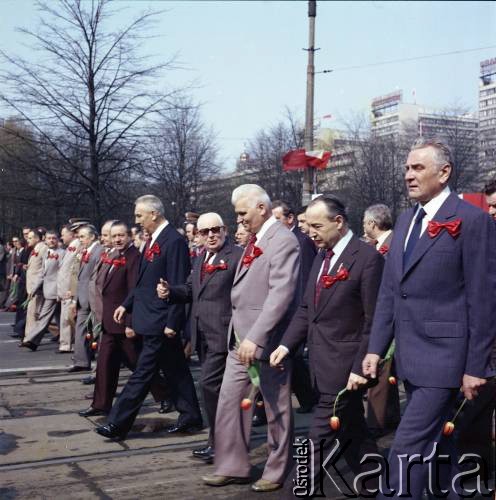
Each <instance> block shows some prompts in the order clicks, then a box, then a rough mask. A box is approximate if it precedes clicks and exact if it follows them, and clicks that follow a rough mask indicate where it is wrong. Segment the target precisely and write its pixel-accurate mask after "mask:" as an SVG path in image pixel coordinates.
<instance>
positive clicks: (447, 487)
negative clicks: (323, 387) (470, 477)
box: [363, 139, 496, 499]
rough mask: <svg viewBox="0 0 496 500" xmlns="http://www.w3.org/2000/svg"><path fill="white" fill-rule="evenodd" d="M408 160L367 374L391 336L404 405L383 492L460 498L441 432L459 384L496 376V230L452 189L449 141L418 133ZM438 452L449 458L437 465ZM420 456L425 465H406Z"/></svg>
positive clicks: (466, 386)
mask: <svg viewBox="0 0 496 500" xmlns="http://www.w3.org/2000/svg"><path fill="white" fill-rule="evenodd" d="M405 168H406V171H405V181H406V187H407V189H408V194H409V196H410V198H411V199H412V200H413V201H415V202H416V205H415V206H414V207H413V208H411V209H410V210H407V211H406V212H405V213H403V214H402V215H401V216H400V218H399V219H398V222H397V224H396V227H395V230H394V236H393V240H392V242H391V247H390V250H389V254H388V258H387V260H386V266H385V269H384V274H383V279H382V284H381V289H380V292H379V299H378V302H377V307H376V311H375V316H374V322H373V326H372V332H371V337H370V342H369V348H368V354H367V356H366V357H365V359H364V361H363V373H364V374H365V375H369V376H371V377H376V374H377V366H378V362H379V359H380V357H381V356H383V355H384V354H385V352H386V350H387V348H388V346H389V344H390V343H391V341H392V340H393V338H394V340H395V342H396V352H395V358H396V367H397V371H398V375H399V377H400V378H401V379H403V381H404V384H405V389H406V392H407V399H408V405H407V408H406V410H405V413H404V415H403V418H402V420H401V423H400V425H399V427H398V430H397V432H396V435H395V438H394V442H393V444H392V446H391V449H390V455H389V461H388V462H389V477H388V479H389V482H388V485H389V487H390V488H391V489H392V490H394V494H393V496H391V495H390V494H389V495H387V498H391V497H393V498H397V497H398V496H399V495H400V494H403V495H407V494H410V495H411V498H414V499H420V498H422V495H423V491H424V489H426V488H427V490H428V493H429V494H430V495H431V496H438V495H439V494H440V490H443V491H444V492H445V495H444V497H445V498H459V496H458V495H459V493H460V490H461V487H462V486H463V485H460V484H458V482H457V481H452V478H454V477H455V474H456V473H457V470H458V468H457V466H456V464H457V457H456V450H455V449H454V446H453V443H454V440H453V439H450V438H445V437H443V435H442V431H443V426H444V423H445V422H446V421H447V420H450V418H451V417H452V416H453V412H454V402H455V399H456V396H457V393H458V392H459V390H460V388H461V390H462V391H463V393H464V395H465V397H466V398H467V399H469V400H471V399H473V398H475V397H476V396H477V394H478V391H479V389H480V388H481V387H482V386H483V385H484V384H485V383H486V378H487V377H489V376H490V375H491V371H490V365H489V359H490V354H491V348H492V344H493V342H494V338H495V325H496V322H495V312H496V303H495V298H496V283H495V280H496V254H495V253H494V248H495V247H496V230H495V227H494V224H493V222H492V221H491V219H490V217H489V216H488V215H487V214H485V213H484V212H482V211H481V210H479V209H478V208H476V207H473V206H472V205H469V204H468V203H466V202H464V201H463V200H461V199H459V197H458V196H457V195H456V194H454V193H451V192H450V190H449V187H448V182H449V178H450V175H451V173H452V171H453V160H452V156H451V153H450V150H449V148H448V147H447V146H446V145H444V144H443V143H441V142H438V141H435V140H431V141H425V140H423V139H421V140H419V141H417V142H416V143H415V145H414V146H413V148H412V150H411V151H410V154H409V155H408V159H407V162H406V166H405ZM436 446H437V452H436ZM440 454H447V455H449V458H450V459H451V464H446V463H445V462H444V463H443V462H440V461H439V462H437V463H433V462H435V461H436V455H437V456H439V455H440ZM414 455H418V456H420V458H421V459H423V461H424V463H423V464H422V465H420V464H415V465H412V464H411V463H409V460H408V457H412V458H413V456H414ZM436 466H437V470H436ZM429 468H430V469H431V470H430V471H431V472H433V475H434V478H433V479H434V480H429V477H430V474H429ZM431 479H432V477H431ZM453 483H455V484H453ZM383 485H384V483H383ZM385 493H387V492H386V491H383V492H381V494H380V495H379V496H380V497H381V498H382V497H385V495H384V494H385Z"/></svg>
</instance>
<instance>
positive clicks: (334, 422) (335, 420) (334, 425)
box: [329, 415, 341, 431]
mask: <svg viewBox="0 0 496 500" xmlns="http://www.w3.org/2000/svg"><path fill="white" fill-rule="evenodd" d="M329 425H330V426H331V429H332V430H333V431H339V428H340V427H341V422H340V420H339V417H336V415H333V416H332V417H331V418H330V419H329Z"/></svg>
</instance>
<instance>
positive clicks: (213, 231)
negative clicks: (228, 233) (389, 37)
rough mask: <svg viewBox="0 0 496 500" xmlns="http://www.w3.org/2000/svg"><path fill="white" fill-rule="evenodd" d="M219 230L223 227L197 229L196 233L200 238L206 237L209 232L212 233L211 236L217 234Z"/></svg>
mask: <svg viewBox="0 0 496 500" xmlns="http://www.w3.org/2000/svg"><path fill="white" fill-rule="evenodd" d="M221 229H224V226H215V227H206V228H205V229H198V232H199V233H200V234H201V235H202V236H208V233H209V232H210V231H212V233H213V234H219V233H220V230H221Z"/></svg>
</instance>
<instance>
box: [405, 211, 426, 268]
mask: <svg viewBox="0 0 496 500" xmlns="http://www.w3.org/2000/svg"><path fill="white" fill-rule="evenodd" d="M424 217H425V210H424V209H423V208H421V209H420V210H419V211H418V214H417V216H416V217H415V223H414V224H413V228H412V232H411V233H410V238H408V243H407V244H406V248H405V251H404V253H403V269H406V266H407V265H408V261H409V260H410V257H411V255H412V253H413V249H414V248H415V245H416V244H417V241H418V240H419V238H420V230H421V229H422V219H423V218H424Z"/></svg>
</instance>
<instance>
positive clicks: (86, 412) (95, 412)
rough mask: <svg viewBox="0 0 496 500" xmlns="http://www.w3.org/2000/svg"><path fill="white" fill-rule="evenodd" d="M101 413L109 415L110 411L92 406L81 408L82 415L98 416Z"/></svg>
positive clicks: (80, 414)
mask: <svg viewBox="0 0 496 500" xmlns="http://www.w3.org/2000/svg"><path fill="white" fill-rule="evenodd" d="M100 415H108V411H103V410H98V409H97V408H93V406H90V407H89V408H87V409H86V410H81V411H80V412H79V416H80V417H98V416H100Z"/></svg>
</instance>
